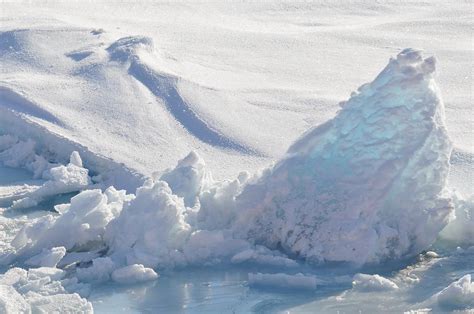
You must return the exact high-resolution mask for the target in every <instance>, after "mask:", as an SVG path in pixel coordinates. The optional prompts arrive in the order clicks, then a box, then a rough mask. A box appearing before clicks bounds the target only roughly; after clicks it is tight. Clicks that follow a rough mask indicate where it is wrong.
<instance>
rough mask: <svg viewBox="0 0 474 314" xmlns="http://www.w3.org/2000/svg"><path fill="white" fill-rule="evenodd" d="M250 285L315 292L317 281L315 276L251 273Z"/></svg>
mask: <svg viewBox="0 0 474 314" xmlns="http://www.w3.org/2000/svg"><path fill="white" fill-rule="evenodd" d="M249 285H250V286H254V287H268V288H282V289H298V290H315V289H316V286H317V280H316V277H314V276H305V275H303V274H301V273H299V274H296V275H288V274H283V273H278V274H262V273H256V274H254V273H249Z"/></svg>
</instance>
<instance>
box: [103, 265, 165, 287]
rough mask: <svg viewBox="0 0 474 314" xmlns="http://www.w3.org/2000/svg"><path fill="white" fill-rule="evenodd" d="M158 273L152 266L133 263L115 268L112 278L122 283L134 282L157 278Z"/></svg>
mask: <svg viewBox="0 0 474 314" xmlns="http://www.w3.org/2000/svg"><path fill="white" fill-rule="evenodd" d="M156 278H158V274H157V273H155V271H154V270H153V269H151V268H146V267H143V265H139V264H133V265H129V266H125V267H122V268H119V269H116V270H114V272H113V273H112V279H113V280H114V281H115V282H118V283H122V284H132V283H139V282H144V281H150V280H155V279H156Z"/></svg>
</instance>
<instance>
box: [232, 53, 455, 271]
mask: <svg viewBox="0 0 474 314" xmlns="http://www.w3.org/2000/svg"><path fill="white" fill-rule="evenodd" d="M435 61H436V60H435V59H434V58H433V57H430V58H426V59H423V57H422V53H421V52H420V51H418V50H414V49H405V50H403V51H402V52H401V53H400V54H398V56H397V58H395V59H391V60H390V62H389V64H388V65H387V67H386V68H385V69H384V70H383V71H382V72H381V73H380V74H379V75H378V76H377V78H376V79H375V80H374V81H373V82H372V83H370V84H365V85H363V86H361V87H360V88H359V89H358V91H357V92H355V93H353V94H352V96H351V98H350V99H349V100H348V101H346V102H344V103H342V104H341V106H342V109H341V111H340V112H339V113H338V114H337V116H336V117H335V118H333V119H332V120H330V121H328V122H326V123H324V124H323V125H320V126H318V127H316V128H314V129H313V130H311V131H309V132H308V133H307V134H305V135H304V136H303V137H302V138H301V139H299V140H298V141H297V142H296V143H294V144H293V145H292V146H291V147H290V149H289V150H288V153H287V156H286V158H284V159H283V160H281V161H280V162H279V163H277V164H276V165H275V166H274V167H273V169H271V171H269V172H267V173H266V174H264V175H263V176H262V177H261V178H260V180H258V182H256V183H254V184H249V185H247V186H246V188H245V190H244V191H243V193H242V194H241V195H240V196H238V199H237V202H238V204H237V205H238V207H239V208H240V215H239V217H238V222H237V223H236V224H235V225H234V231H235V234H236V235H238V236H240V237H243V238H246V239H251V240H253V241H254V242H255V243H259V244H263V245H265V246H267V247H270V248H281V249H282V250H283V251H285V252H287V253H289V254H291V255H294V256H297V257H300V258H305V259H307V260H310V261H318V262H319V261H340V262H354V263H355V264H359V265H360V264H365V263H376V262H380V261H383V260H386V259H399V258H404V257H408V256H412V255H414V254H417V253H419V252H420V251H421V250H422V249H424V248H426V247H427V246H429V245H430V244H431V243H432V242H433V241H434V240H435V238H436V236H437V234H438V232H439V231H440V230H441V229H442V228H443V227H444V226H445V225H446V223H447V219H448V216H449V214H450V213H451V211H452V205H451V201H450V199H448V198H445V197H444V196H443V193H444V187H445V182H446V177H447V173H448V168H449V166H448V161H449V156H450V153H451V142H450V140H449V139H448V136H447V132H446V129H445V122H444V108H443V103H442V100H441V98H440V95H439V92H438V88H437V86H436V84H435V82H434V79H433V74H434V72H435V65H436V62H435Z"/></svg>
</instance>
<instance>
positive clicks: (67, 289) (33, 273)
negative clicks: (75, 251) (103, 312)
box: [0, 267, 93, 314]
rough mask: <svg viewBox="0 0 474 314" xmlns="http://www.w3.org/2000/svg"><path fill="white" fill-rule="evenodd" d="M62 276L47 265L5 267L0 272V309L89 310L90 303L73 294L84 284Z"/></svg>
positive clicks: (6, 311) (79, 290) (43, 311)
mask: <svg viewBox="0 0 474 314" xmlns="http://www.w3.org/2000/svg"><path fill="white" fill-rule="evenodd" d="M65 275H66V273H65V271H63V270H60V269H57V268H50V267H41V268H33V269H30V270H29V271H26V270H24V269H21V268H12V269H10V270H8V271H7V272H6V273H5V274H3V275H0V312H1V313H12V314H13V313H60V312H61V313H93V310H92V304H91V303H90V302H88V301H87V300H86V299H84V298H82V297H81V296H80V295H79V294H78V293H77V292H81V291H84V290H87V287H86V286H84V285H82V284H79V283H77V280H74V279H66V278H65ZM76 291H77V292H76Z"/></svg>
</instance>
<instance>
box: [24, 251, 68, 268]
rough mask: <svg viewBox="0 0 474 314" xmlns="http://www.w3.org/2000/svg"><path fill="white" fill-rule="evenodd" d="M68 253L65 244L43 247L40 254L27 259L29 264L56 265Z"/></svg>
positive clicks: (26, 262)
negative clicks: (49, 247) (48, 247)
mask: <svg viewBox="0 0 474 314" xmlns="http://www.w3.org/2000/svg"><path fill="white" fill-rule="evenodd" d="M65 255H66V248H65V247H64V246H60V247H53V248H51V249H43V250H42V252H41V253H40V254H38V255H35V256H33V257H31V258H29V259H28V260H26V261H25V264H26V265H29V266H41V267H43V266H44V267H56V265H58V263H59V261H60V260H61V259H62V258H63V257H64V256H65Z"/></svg>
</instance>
